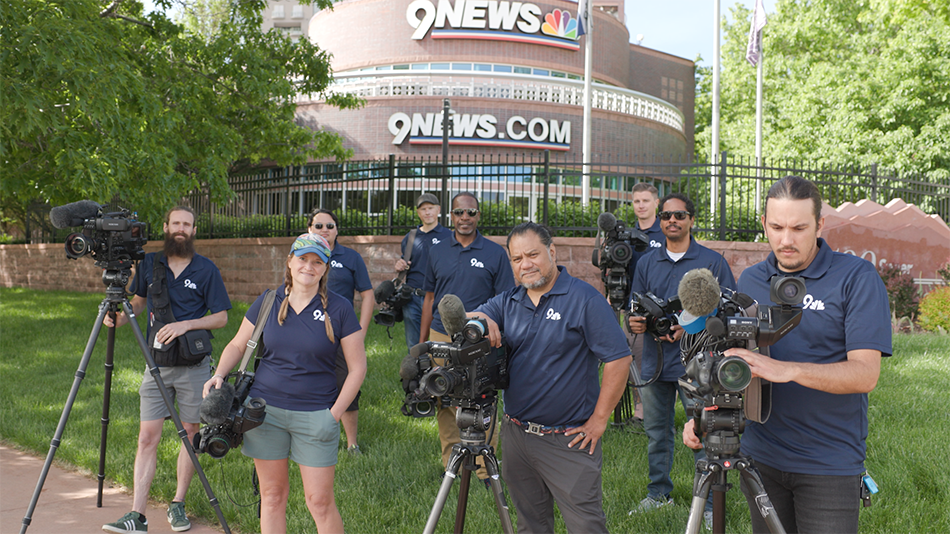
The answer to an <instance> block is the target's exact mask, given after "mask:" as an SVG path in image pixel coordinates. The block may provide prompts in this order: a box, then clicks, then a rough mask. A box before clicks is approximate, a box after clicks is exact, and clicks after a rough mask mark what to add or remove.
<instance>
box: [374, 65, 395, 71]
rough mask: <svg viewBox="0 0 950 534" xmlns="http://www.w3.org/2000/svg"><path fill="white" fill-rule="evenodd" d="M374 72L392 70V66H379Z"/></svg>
mask: <svg viewBox="0 0 950 534" xmlns="http://www.w3.org/2000/svg"><path fill="white" fill-rule="evenodd" d="M376 70H392V66H390V65H380V66H379V67H376Z"/></svg>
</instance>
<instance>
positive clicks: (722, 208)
mask: <svg viewBox="0 0 950 534" xmlns="http://www.w3.org/2000/svg"><path fill="white" fill-rule="evenodd" d="M719 240H720V241H725V240H726V151H725V150H724V151H722V152H721V153H720V154H719Z"/></svg>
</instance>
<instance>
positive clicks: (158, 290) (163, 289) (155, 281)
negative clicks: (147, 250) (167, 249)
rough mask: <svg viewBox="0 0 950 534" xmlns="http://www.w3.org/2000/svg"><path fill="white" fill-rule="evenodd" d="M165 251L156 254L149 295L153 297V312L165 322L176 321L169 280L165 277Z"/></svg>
mask: <svg viewBox="0 0 950 534" xmlns="http://www.w3.org/2000/svg"><path fill="white" fill-rule="evenodd" d="M164 257H165V253H164V252H158V253H156V254H155V258H154V260H153V261H152V283H151V284H149V286H148V287H149V296H151V297H152V313H154V314H155V316H156V317H157V318H158V320H159V321H161V322H162V323H164V324H169V323H174V322H176V321H175V314H174V313H172V301H171V297H170V295H169V294H168V280H166V278H165V264H164V263H162V258H164Z"/></svg>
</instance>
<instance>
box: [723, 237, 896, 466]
mask: <svg viewBox="0 0 950 534" xmlns="http://www.w3.org/2000/svg"><path fill="white" fill-rule="evenodd" d="M818 245H819V248H818V255H817V256H816V257H815V259H814V261H812V263H811V264H810V265H809V266H808V267H807V268H806V269H805V270H804V271H802V272H801V273H798V274H797V275H796V276H800V277H802V278H804V279H805V289H806V292H807V293H806V295H805V300H804V302H803V303H802V306H803V308H804V310H803V313H802V322H801V324H799V325H798V326H797V327H795V328H793V329H792V330H791V331H790V332H789V333H788V334H786V335H785V337H783V338H782V339H781V340H779V341H778V342H777V343H775V344H774V345H772V346H771V347H770V348H769V354H770V355H771V357H772V358H775V359H776V360H782V361H794V362H808V363H819V364H826V363H835V362H841V361H845V360H847V358H848V355H847V353H848V351H851V350H858V349H871V350H877V351H880V352H881V354H882V355H883V356H890V355H891V350H892V349H891V317H890V311H889V307H888V301H887V290H886V289H885V287H884V282H882V281H881V277H880V275H878V273H877V271H876V270H875V269H874V265H873V264H871V263H870V262H868V261H867V260H864V259H861V258H858V257H855V256H851V255H848V254H842V253H839V252H834V251H833V250H831V247H830V246H829V245H828V243H826V242H825V240H824V239H819V240H818ZM773 275H779V276H787V273H782V272H781V271H779V269H778V266H777V265H776V263H775V254H769V256H768V258H766V260H765V261H763V262H761V263H757V264H755V265H753V266H752V267H749V268H748V269H746V270H745V271H743V273H742V275H741V276H740V278H739V291H741V292H743V293H746V294H748V295H749V296H751V297H752V298H754V299H755V300H756V301H758V303H759V306H760V307H761V306H769V305H772V302H770V301H769V278H770V277H772V276H773ZM867 412H868V395H867V394H866V393H853V394H847V395H839V394H834V393H825V392H823V391H817V390H814V389H810V388H806V387H804V386H802V385H800V384H797V383H794V382H789V383H786V384H772V415H771V417H769V419H768V421H766V423H765V424H758V423H753V422H750V424H749V425H748V426H746V430H745V434H743V436H742V450H743V452H745V453H747V454H750V455H751V456H752V457H753V458H755V459H758V460H760V461H761V462H762V463H764V464H766V465H769V466H771V467H774V468H776V469H779V470H782V471H788V472H792V473H805V474H811V475H858V474H861V473H862V472H863V471H864V457H865V439H866V438H867V435H868V417H867Z"/></svg>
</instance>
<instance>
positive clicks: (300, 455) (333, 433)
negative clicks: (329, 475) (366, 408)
mask: <svg viewBox="0 0 950 534" xmlns="http://www.w3.org/2000/svg"><path fill="white" fill-rule="evenodd" d="M266 413H267V415H266V416H265V417H264V423H263V424H261V426H259V427H257V428H254V429H251V430H248V431H247V432H245V433H244V447H243V448H242V449H241V452H242V453H244V455H245V456H250V457H251V458H256V459H258V460H284V459H286V458H290V459H291V460H293V461H294V462H296V463H298V464H300V465H305V466H307V467H330V466H333V465H336V460H337V452H338V449H339V446H340V423H338V422H337V420H336V419H334V418H333V414H331V413H330V410H329V409H326V410H317V411H315V412H295V411H293V410H284V409H283V408H277V407H275V406H270V405H268V406H267V411H266Z"/></svg>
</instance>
